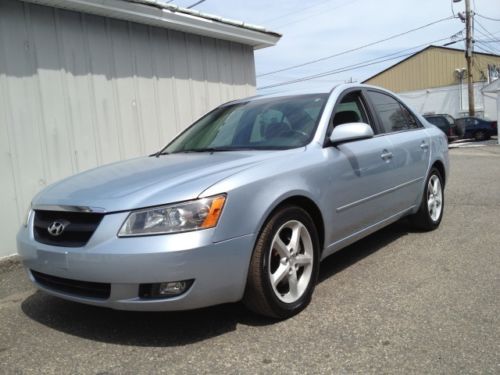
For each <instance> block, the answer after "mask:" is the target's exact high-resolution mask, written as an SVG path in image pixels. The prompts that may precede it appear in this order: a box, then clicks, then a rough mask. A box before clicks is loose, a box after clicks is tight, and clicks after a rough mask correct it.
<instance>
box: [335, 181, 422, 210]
mask: <svg viewBox="0 0 500 375" xmlns="http://www.w3.org/2000/svg"><path fill="white" fill-rule="evenodd" d="M423 179H424V178H423V177H419V178H416V179H414V180H411V181H408V182H405V183H403V184H401V185H398V186H394V187H392V188H390V189H387V190H384V191H381V192H380V193H377V194H373V195H370V196H369V197H366V198H362V199H360V200H357V201H355V202H352V203H349V204H346V205H345V206H340V207H338V208H337V210H336V211H337V212H342V211H345V210H347V209H349V208H352V207H355V206H359V205H360V204H362V203H365V202H367V201H369V200H372V199H375V198H378V197H380V196H382V195H385V194H388V193H392V192H393V191H396V190H398V189H401V188H404V187H405V186H408V185H411V184H414V183H416V182H419V181H422V180H423Z"/></svg>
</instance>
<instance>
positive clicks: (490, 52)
mask: <svg viewBox="0 0 500 375" xmlns="http://www.w3.org/2000/svg"><path fill="white" fill-rule="evenodd" d="M476 48H477V49H479V50H481V51H483V52H486V53H489V54H490V55H498V53H496V52H493V51H492V50H490V49H488V48H485V47H482V45H476Z"/></svg>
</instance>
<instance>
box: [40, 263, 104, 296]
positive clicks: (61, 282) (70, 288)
mask: <svg viewBox="0 0 500 375" xmlns="http://www.w3.org/2000/svg"><path fill="white" fill-rule="evenodd" d="M30 271H31V274H32V275H33V278H34V279H35V281H36V282H37V283H38V284H40V285H42V286H44V287H46V288H48V289H52V290H54V291H56V292H61V293H67V294H73V295H75V296H80V297H91V298H100V299H108V298H109V294H110V293H111V284H105V283H94V282H89V281H80V280H71V279H65V278H62V277H57V276H51V275H47V274H45V273H41V272H37V271H33V270H30Z"/></svg>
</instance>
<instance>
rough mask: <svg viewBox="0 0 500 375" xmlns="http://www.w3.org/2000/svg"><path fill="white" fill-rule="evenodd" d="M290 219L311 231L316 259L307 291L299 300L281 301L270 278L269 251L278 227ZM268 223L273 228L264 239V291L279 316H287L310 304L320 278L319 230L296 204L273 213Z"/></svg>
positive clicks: (262, 273)
mask: <svg viewBox="0 0 500 375" xmlns="http://www.w3.org/2000/svg"><path fill="white" fill-rule="evenodd" d="M290 220H297V221H299V222H301V223H302V224H303V225H304V226H305V227H306V228H307V230H308V231H309V235H310V236H311V241H312V243H313V258H314V259H313V269H312V273H311V280H310V281H309V285H308V286H307V289H306V291H305V292H304V294H303V295H302V297H300V298H299V299H298V300H297V301H295V302H293V303H285V302H283V301H281V300H280V299H279V298H278V297H277V296H276V295H275V293H274V290H273V287H272V285H271V280H270V278H269V272H268V269H269V268H268V267H269V252H270V251H271V244H272V241H273V238H274V236H275V235H276V232H277V231H278V229H280V228H281V226H282V225H283V224H285V223H286V222H288V221H290ZM267 225H270V226H271V230H270V231H269V235H268V236H267V238H265V239H264V241H263V246H264V249H263V252H262V257H261V261H260V268H261V277H262V284H263V285H264V293H265V295H266V299H267V301H268V302H269V305H270V307H271V309H272V310H273V311H274V313H275V314H276V315H277V316H279V317H283V318H285V317H289V316H292V315H295V314H297V313H299V312H300V311H301V310H303V309H304V308H305V307H306V306H307V305H308V304H309V302H310V300H311V296H312V293H313V291H314V287H315V285H316V282H317V279H318V271H319V238H318V231H317V229H316V226H315V224H314V222H313V220H312V219H311V216H310V215H309V214H308V213H307V212H306V211H305V210H303V209H302V208H300V207H296V206H288V207H285V208H283V209H281V210H279V211H278V212H276V214H275V215H273V217H272V219H271V220H270V221H269V222H268V223H267Z"/></svg>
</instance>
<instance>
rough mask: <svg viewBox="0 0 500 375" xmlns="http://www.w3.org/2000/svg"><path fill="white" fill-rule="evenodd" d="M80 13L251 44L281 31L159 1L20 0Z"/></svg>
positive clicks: (266, 43) (264, 42)
mask: <svg viewBox="0 0 500 375" xmlns="http://www.w3.org/2000/svg"><path fill="white" fill-rule="evenodd" d="M22 1H25V2H29V3H33V4H40V5H46V6H51V7H54V8H61V9H67V10H73V11H78V12H82V13H89V14H95V15H99V16H104V17H110V18H117V19H121V20H126V21H131V22H137V23H141V24H146V25H151V26H157V27H162V28H167V29H172V30H177V31H182V32H186V33H191V34H196V35H201V36H207V37H211V38H216V39H222V40H227V41H231V42H237V43H241V44H246V45H249V46H252V47H253V48H254V49H260V48H266V47H271V46H274V45H275V44H276V43H277V42H278V41H279V40H280V38H281V34H279V33H276V32H273V31H268V30H266V29H265V28H263V27H260V26H255V25H250V24H247V23H244V22H240V21H234V20H230V19H225V18H222V17H218V16H215V15H210V14H204V13H201V12H198V11H196V10H192V9H185V8H180V7H178V6H176V5H170V4H166V3H164V2H161V1H159V0H22Z"/></svg>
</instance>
